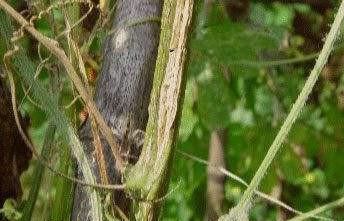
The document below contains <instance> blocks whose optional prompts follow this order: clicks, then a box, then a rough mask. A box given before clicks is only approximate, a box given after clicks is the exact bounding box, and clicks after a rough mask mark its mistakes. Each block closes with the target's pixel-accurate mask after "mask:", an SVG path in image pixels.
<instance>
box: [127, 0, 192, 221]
mask: <svg viewBox="0 0 344 221" xmlns="http://www.w3.org/2000/svg"><path fill="white" fill-rule="evenodd" d="M194 2H195V1H194V0H166V1H165V2H164V8H163V12H162V19H161V34H160V43H159V50H158V58H157V62H156V68H155V73H154V80H153V88H152V93H151V101H150V105H149V119H148V125H147V129H146V136H145V144H144V147H143V149H142V153H141V156H140V159H139V161H138V162H137V164H136V165H135V166H134V167H133V168H131V169H129V171H128V172H127V173H126V174H125V181H126V186H127V191H128V192H129V194H131V195H132V196H133V198H134V199H135V198H137V199H142V200H139V201H138V202H134V208H135V218H136V220H145V221H146V220H157V219H158V217H159V212H160V208H161V202H162V201H163V200H162V199H163V198H164V195H165V194H166V191H167V189H168V184H169V175H170V168H171V166H172V159H173V156H174V146H175V141H176V138H177V135H178V128H179V121H180V117H181V115H180V113H181V106H182V102H183V97H184V88H185V81H186V78H185V64H186V47H187V39H188V36H189V33H190V28H191V20H192V15H193V8H194Z"/></svg>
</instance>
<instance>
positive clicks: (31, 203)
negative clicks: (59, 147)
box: [21, 124, 56, 221]
mask: <svg viewBox="0 0 344 221" xmlns="http://www.w3.org/2000/svg"><path fill="white" fill-rule="evenodd" d="M55 129H56V127H55V125H53V124H49V125H48V128H47V130H46V132H45V136H44V142H43V146H42V153H41V155H42V157H44V158H49V155H50V150H51V147H52V145H53V140H54V135H55ZM44 170H45V168H44V166H43V165H42V164H40V163H38V164H37V165H36V167H35V169H34V172H33V176H34V177H33V181H32V185H31V189H30V193H29V198H28V200H27V201H26V202H25V206H24V209H23V216H22V218H21V220H22V221H30V220H31V217H32V213H33V209H34V207H35V204H36V201H37V196H38V192H39V189H40V187H41V183H42V177H43V174H44Z"/></svg>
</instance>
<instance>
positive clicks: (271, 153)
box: [221, 1, 344, 221]
mask: <svg viewBox="0 0 344 221" xmlns="http://www.w3.org/2000/svg"><path fill="white" fill-rule="evenodd" d="M343 18H344V1H342V2H341V4H340V7H339V9H338V13H337V15H336V17H335V20H334V22H333V24H332V26H331V30H330V32H329V34H328V36H327V37H326V40H325V44H324V46H323V49H322V50H321V52H320V55H319V57H318V59H317V61H316V63H315V66H314V68H313V70H312V71H311V74H310V75H309V77H308V79H307V81H306V83H305V85H304V87H303V88H302V91H301V93H300V94H299V96H298V98H297V99H296V101H295V103H294V104H293V106H292V108H291V110H290V112H289V114H288V116H287V118H286V120H285V121H284V123H283V125H282V127H281V129H280V130H279V132H278V134H277V136H276V137H275V140H274V141H273V143H272V144H271V146H270V148H269V150H268V152H267V154H266V156H265V158H264V160H263V162H262V163H261V165H260V167H259V168H258V170H257V172H256V173H255V175H254V177H253V179H252V181H251V183H250V185H249V186H248V188H247V189H246V191H245V192H244V194H243V196H242V198H241V199H240V201H239V203H238V205H237V206H236V207H235V208H233V209H232V210H230V212H229V215H228V216H224V217H222V218H221V220H228V221H229V220H244V219H246V218H247V216H248V213H249V210H250V207H251V203H252V198H253V195H254V192H255V191H256V190H257V189H258V187H259V184H260V182H261V181H262V179H263V178H264V176H265V174H266V172H267V169H268V168H269V166H270V164H271V162H272V161H273V159H274V157H275V156H276V154H277V152H278V150H279V149H280V148H281V146H282V144H283V142H284V140H285V139H286V137H287V135H288V133H289V131H290V129H291V127H292V125H293V124H294V122H295V121H296V119H297V117H298V116H299V114H300V112H301V110H302V108H303V107H304V105H305V103H306V101H307V99H308V96H309V95H310V93H311V92H312V89H313V87H314V85H315V83H316V81H317V79H318V77H319V75H320V73H321V71H322V69H323V68H324V66H325V64H326V63H327V60H328V57H329V55H330V53H331V51H332V49H333V45H334V42H335V41H336V39H337V37H338V35H339V33H340V26H341V24H342V21H343Z"/></svg>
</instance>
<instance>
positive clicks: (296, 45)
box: [0, 1, 344, 221]
mask: <svg viewBox="0 0 344 221" xmlns="http://www.w3.org/2000/svg"><path fill="white" fill-rule="evenodd" d="M14 2H15V1H14ZM300 11H301V12H303V13H306V14H307V15H310V16H312V17H314V18H316V19H321V16H320V15H319V14H317V13H316V12H315V11H313V10H312V9H311V8H310V7H309V6H307V5H302V4H281V3H278V2H275V3H261V2H259V1H255V2H252V4H251V10H250V14H249V18H248V21H246V22H233V21H231V19H230V18H228V16H227V15H226V13H225V10H224V8H223V7H222V6H220V5H215V6H214V7H213V9H212V11H211V13H210V15H209V17H208V18H207V19H206V20H207V21H201V20H202V18H201V16H199V17H200V18H199V23H200V24H198V26H197V27H196V30H195V32H196V34H195V35H194V36H193V39H192V40H191V43H190V44H191V45H190V51H189V53H190V55H189V58H190V64H189V68H188V69H189V71H188V82H187V87H186V95H185V101H184V107H183V117H182V122H181V128H180V135H179V141H178V145H177V148H178V149H180V150H183V151H185V152H187V153H190V154H193V155H195V156H198V157H200V158H202V159H207V157H208V146H209V139H210V133H211V132H212V131H213V130H216V129H227V131H228V134H227V143H226V145H225V159H226V163H227V169H228V170H230V171H231V172H233V173H235V174H236V175H238V176H240V177H241V178H243V179H244V180H246V181H247V182H249V181H250V179H251V178H252V176H253V175H254V173H255V171H256V169H257V168H258V166H259V164H260V163H261V161H262V159H263V157H264V156H265V153H266V151H267V148H268V147H269V145H270V144H271V142H272V141H273V138H274V137H275V135H276V133H277V130H278V129H279V126H280V125H281V123H282V122H283V120H284V118H285V116H286V113H287V112H288V110H289V109H290V107H291V105H292V104H293V101H294V100H295V99H296V97H297V95H298V93H299V91H300V89H301V87H302V86H303V83H304V81H305V78H306V77H307V75H308V74H309V72H310V69H311V67H312V65H313V63H314V59H315V56H313V59H305V58H306V57H309V56H307V55H309V54H305V52H303V51H302V50H301V48H302V46H303V45H304V44H305V39H303V38H302V36H297V35H295V34H293V33H294V30H293V28H294V27H293V19H294V17H295V14H296V13H297V12H300ZM53 12H54V16H55V18H56V21H57V23H59V22H60V23H62V20H63V16H62V15H61V13H59V11H58V10H54V11H53ZM334 12H335V9H333V11H331V12H329V14H331V13H334ZM3 16H4V15H3ZM316 19H315V20H316ZM201 24H202V25H201ZM36 25H37V28H38V29H39V30H40V31H41V32H44V33H45V34H47V35H48V36H54V35H56V33H57V31H56V30H53V28H52V27H51V26H50V25H49V23H48V22H47V21H46V20H44V19H42V20H39V21H38V22H37V24H36ZM316 25H317V24H315V27H313V28H317V26H316ZM55 28H57V29H60V30H63V27H59V26H57V27H55ZM104 36H105V34H104V31H103V32H99V33H97V35H96V37H95V39H94V41H93V44H92V45H91V48H90V54H91V55H92V57H94V58H96V60H97V61H98V62H100V59H99V57H101V42H102V41H103V39H104ZM286 36H288V42H289V44H288V47H281V45H282V42H284V41H285V39H286ZM1 38H4V36H1ZM2 42H6V41H5V39H1V43H0V52H1V55H3V54H4V52H5V51H6V45H5V43H2ZM30 42H31V41H30V39H28V38H24V39H23V40H22V42H21V43H22V47H23V49H24V50H25V49H26V51H25V53H24V54H25V55H23V56H26V58H27V57H29V59H28V61H27V62H28V63H30V64H31V65H32V66H35V67H36V66H37V65H38V63H39V57H37V56H31V57H30V56H27V55H28V49H29V48H30ZM64 43H65V45H64V47H65V48H68V47H67V43H66V42H64ZM342 47H343V45H342V42H341V40H339V41H338V42H337V45H336V48H337V49H336V52H335V54H340V53H343V50H342V49H341V48H342ZM44 53H47V52H46V51H44ZM310 53H317V51H312V52H310ZM311 57H312V56H311ZM294 58H295V59H294ZM289 59H293V60H289ZM295 60H296V61H297V62H295ZM31 72H33V71H31ZM61 72H63V71H61ZM342 73H343V71H342V70H341V71H340V73H339V78H340V80H339V81H338V83H333V82H331V81H329V80H328V79H326V78H322V79H320V82H319V84H318V86H317V88H316V90H315V92H314V96H312V98H311V99H310V100H309V102H308V104H307V106H306V108H305V109H304V111H303V113H302V116H301V117H300V119H299V120H298V121H297V123H296V125H295V126H294V127H293V129H292V132H291V134H290V135H289V138H288V141H287V142H286V143H285V145H284V148H283V150H282V151H281V152H280V153H279V154H278V158H277V159H275V161H274V164H273V166H272V167H271V168H270V170H269V172H268V174H267V175H266V177H265V179H264V182H263V184H262V186H261V189H260V190H261V191H263V192H265V193H271V192H272V191H273V189H274V188H275V187H276V186H278V185H279V186H281V187H282V195H281V200H282V201H283V202H285V203H287V204H288V205H290V206H292V207H293V208H295V209H298V210H301V211H308V210H311V209H313V208H316V207H318V206H320V205H322V204H325V203H327V202H330V201H333V200H336V199H338V198H340V197H342V196H343V195H344V173H343V168H344V160H343V156H344V146H343V145H344V136H343V134H344V116H343V111H344V109H343V107H342V106H341V105H340V101H341V99H344V98H342V97H341V95H342V93H341V92H342V90H343V89H344V77H343V75H342ZM31 74H34V73H31ZM27 75H29V74H27ZM23 79H24V80H23ZM17 80H18V82H21V83H23V84H24V87H29V85H28V81H27V80H25V77H23V75H20V74H18V79H17ZM52 80H53V81H55V80H56V79H55V78H53V77H52V76H51V75H50V74H49V70H47V69H43V70H42V73H41V74H40V75H39V78H38V79H36V82H38V83H37V84H38V86H37V85H36V86H35V87H34V89H33V91H34V92H35V90H36V89H37V88H38V89H39V88H40V87H42V88H43V87H45V88H48V89H47V90H48V91H50V92H51V91H53V90H55V93H54V95H55V96H54V99H51V100H54V101H56V103H58V104H59V105H60V106H63V105H68V104H69V103H70V101H71V100H72V99H73V97H74V96H75V94H74V91H73V88H72V87H71V86H70V82H69V81H67V79H66V78H65V77H64V75H63V73H61V76H60V77H59V79H58V81H59V82H60V83H59V88H58V89H56V88H55V89H54V85H51V81H52ZM25 84H26V85H25ZM38 89H37V90H38ZM18 93H19V97H20V99H19V100H21V101H22V102H21V105H20V107H21V111H22V113H23V114H24V115H28V116H30V118H31V128H30V135H31V139H32V140H33V142H34V143H35V144H36V146H37V147H42V144H43V140H44V136H45V135H44V134H45V131H46V130H47V127H48V125H49V122H50V120H51V118H52V117H51V116H49V113H47V112H44V111H42V110H41V109H40V108H39V107H37V106H35V105H34V104H33V103H32V102H30V101H29V100H28V99H27V97H26V96H24V91H20V90H19V92H18ZM342 96H343V95H342ZM34 99H38V100H39V99H40V98H37V97H35V96H34ZM82 105H83V104H82V102H77V103H76V105H75V106H73V108H71V109H67V110H65V111H64V114H63V117H66V119H69V120H70V122H72V123H71V124H72V125H74V126H75V128H77V127H78V125H79V124H80V122H79V121H78V120H77V119H76V118H77V117H76V115H77V113H78V112H80V110H81V109H82ZM50 108H51V109H53V108H55V107H54V106H52V107H50ZM56 108H57V109H58V105H56ZM57 120H58V119H57ZM59 132H60V133H61V131H57V134H58V133H59ZM57 138H58V135H57V136H56V138H55V147H54V148H53V149H52V150H51V153H50V154H51V156H50V157H51V158H52V159H58V160H57V163H56V167H57V168H60V170H63V171H65V172H66V173H67V172H68V171H69V172H70V171H71V170H72V168H73V165H71V164H66V163H65V162H67V161H70V156H69V153H68V151H66V149H67V144H66V143H65V142H62V141H59V139H57ZM58 146H59V147H62V148H60V149H57V147H58ZM295 147H299V148H300V149H301V150H302V154H299V153H297V152H296V151H295ZM31 164H32V165H31V166H30V168H29V170H28V171H27V172H26V173H25V174H24V175H23V177H22V180H23V187H24V202H22V204H21V206H20V207H19V209H18V210H19V211H21V209H22V208H24V207H25V203H26V201H25V200H26V199H27V197H28V193H29V190H30V188H31V186H32V182H33V174H34V171H36V170H34V169H35V168H36V167H37V162H35V161H34V160H33V161H32V163H31ZM206 181H207V174H206V166H204V165H202V164H200V163H198V162H195V161H193V160H191V159H188V158H185V157H183V156H181V155H180V154H178V153H176V156H175V163H174V168H173V177H172V182H171V185H170V191H171V192H170V193H169V194H168V197H167V200H166V205H165V207H164V210H163V216H162V220H180V221H184V220H203V218H204V214H205V205H206ZM71 191H72V186H71V185H70V183H68V182H66V181H64V180H63V179H61V178H57V177H55V176H53V175H52V174H51V173H46V174H45V175H44V177H43V183H42V185H41V189H40V192H39V197H38V201H37V204H36V207H35V210H34V215H33V218H32V220H67V219H68V213H69V211H70V210H69V209H70V203H71V199H70V196H71ZM243 191H244V187H243V186H242V185H240V184H238V183H237V182H236V181H233V180H230V179H227V180H226V183H225V203H224V208H223V211H224V212H226V211H228V209H229V208H230V207H232V206H233V205H235V203H236V202H238V200H239V199H240V196H241V194H242V193H243ZM257 200H258V203H257V204H256V206H255V207H254V209H253V212H252V214H251V219H252V220H257V221H269V220H276V215H277V213H278V208H277V207H276V206H274V205H271V204H269V203H267V202H265V201H263V200H261V199H257ZM61 205H65V206H63V207H64V208H61ZM61 214H62V216H61ZM287 214H288V215H289V216H291V214H289V213H287ZM325 215H328V216H330V217H333V218H334V219H338V220H343V219H344V210H343V208H338V209H335V210H332V211H328V212H326V214H325Z"/></svg>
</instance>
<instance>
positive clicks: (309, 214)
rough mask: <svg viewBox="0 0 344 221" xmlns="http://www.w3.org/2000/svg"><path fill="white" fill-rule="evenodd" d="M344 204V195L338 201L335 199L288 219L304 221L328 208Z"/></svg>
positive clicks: (290, 220)
mask: <svg viewBox="0 0 344 221" xmlns="http://www.w3.org/2000/svg"><path fill="white" fill-rule="evenodd" d="M343 205H344V197H342V198H340V199H338V200H336V201H333V202H331V203H328V204H325V205H323V206H320V207H318V208H316V209H314V210H311V211H308V212H307V213H304V214H302V215H299V216H297V217H294V218H292V219H289V220H288V221H302V220H306V219H308V218H310V217H312V216H314V215H317V214H319V213H322V212H324V211H326V210H330V209H333V208H335V207H339V206H343Z"/></svg>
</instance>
